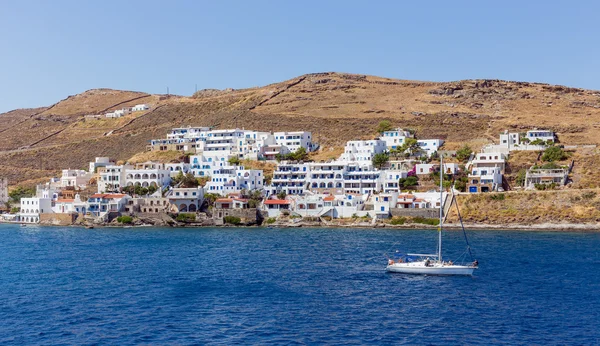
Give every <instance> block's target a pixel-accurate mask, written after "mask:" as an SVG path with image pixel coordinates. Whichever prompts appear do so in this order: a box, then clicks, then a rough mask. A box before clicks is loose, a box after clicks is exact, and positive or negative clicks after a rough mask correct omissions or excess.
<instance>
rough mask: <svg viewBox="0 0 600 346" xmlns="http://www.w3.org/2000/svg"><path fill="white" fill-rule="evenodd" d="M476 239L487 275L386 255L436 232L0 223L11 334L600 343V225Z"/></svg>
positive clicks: (57, 340)
mask: <svg viewBox="0 0 600 346" xmlns="http://www.w3.org/2000/svg"><path fill="white" fill-rule="evenodd" d="M470 235H471V241H472V244H473V247H474V250H475V255H476V257H477V259H478V260H479V262H480V269H479V270H478V271H476V275H475V276H474V277H423V276H405V275H401V274H387V273H385V272H384V270H383V269H384V267H385V264H386V258H385V256H384V253H386V252H388V253H389V252H391V251H393V250H395V249H398V250H401V251H411V252H432V251H435V238H436V232H435V231H407V230H384V229H366V230H360V229H350V230H348V229H343V230H342V229H259V228H251V229H243V228H234V229H226V228H218V229H210V228H204V229H158V228H138V229H133V228H132V229H93V230H88V229H79V228H44V227H35V226H30V227H27V228H20V227H17V226H12V225H0V239H1V241H0V294H1V296H0V298H1V299H0V343H3V344H4V343H12V344H98V343H99V344H120V345H127V344H140V343H142V344H194V343H201V344H204V343H213V344H224V345H231V344H267V343H275V344H324V343H337V344H340V343H344V344H465V343H468V344H490V343H512V344H565V343H568V344H598V343H599V342H600V341H599V340H600V327H599V325H600V250H599V249H600V234H597V233H558V232H516V231H507V232H501V231H479V232H470ZM461 237H462V234H461V233H458V232H448V233H447V234H446V236H445V244H444V245H445V253H446V254H448V255H449V259H450V258H455V257H458V256H459V255H460V254H462V253H463V251H464V242H463V241H462V238H461Z"/></svg>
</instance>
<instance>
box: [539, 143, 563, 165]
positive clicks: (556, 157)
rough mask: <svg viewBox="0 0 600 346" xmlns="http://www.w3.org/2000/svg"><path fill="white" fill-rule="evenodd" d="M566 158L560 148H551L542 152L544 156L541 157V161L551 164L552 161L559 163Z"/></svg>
mask: <svg viewBox="0 0 600 346" xmlns="http://www.w3.org/2000/svg"><path fill="white" fill-rule="evenodd" d="M566 158H567V154H566V153H565V152H564V150H562V148H560V147H557V146H551V147H548V148H546V150H544V154H543V155H542V161H546V162H553V161H561V160H564V159H566Z"/></svg>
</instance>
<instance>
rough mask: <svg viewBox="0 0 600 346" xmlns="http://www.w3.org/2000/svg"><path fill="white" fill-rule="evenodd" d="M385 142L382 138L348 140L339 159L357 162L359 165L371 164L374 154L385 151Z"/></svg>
mask: <svg viewBox="0 0 600 346" xmlns="http://www.w3.org/2000/svg"><path fill="white" fill-rule="evenodd" d="M386 150H387V147H386V143H385V142H384V141H382V140H379V139H375V140H368V141H348V142H346V147H345V148H344V153H343V154H342V155H341V156H340V159H339V160H340V161H344V162H358V163H359V164H360V165H367V166H370V165H372V162H373V157H374V156H375V155H376V154H380V153H384V152H386Z"/></svg>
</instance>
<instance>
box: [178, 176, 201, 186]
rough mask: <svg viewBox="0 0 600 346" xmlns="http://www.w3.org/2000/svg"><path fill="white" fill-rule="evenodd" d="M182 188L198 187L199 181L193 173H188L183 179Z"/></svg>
mask: <svg viewBox="0 0 600 346" xmlns="http://www.w3.org/2000/svg"><path fill="white" fill-rule="evenodd" d="M180 186H181V187H185V188H191V187H198V180H197V179H196V177H194V175H193V174H192V173H187V174H186V175H185V176H184V177H183V179H181V185H180Z"/></svg>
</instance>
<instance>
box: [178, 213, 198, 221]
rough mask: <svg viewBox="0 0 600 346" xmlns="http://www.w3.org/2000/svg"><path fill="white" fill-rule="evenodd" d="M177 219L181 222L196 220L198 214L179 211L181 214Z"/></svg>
mask: <svg viewBox="0 0 600 346" xmlns="http://www.w3.org/2000/svg"><path fill="white" fill-rule="evenodd" d="M176 220H177V221H179V222H194V221H196V214H191V213H179V214H177V219H176Z"/></svg>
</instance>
